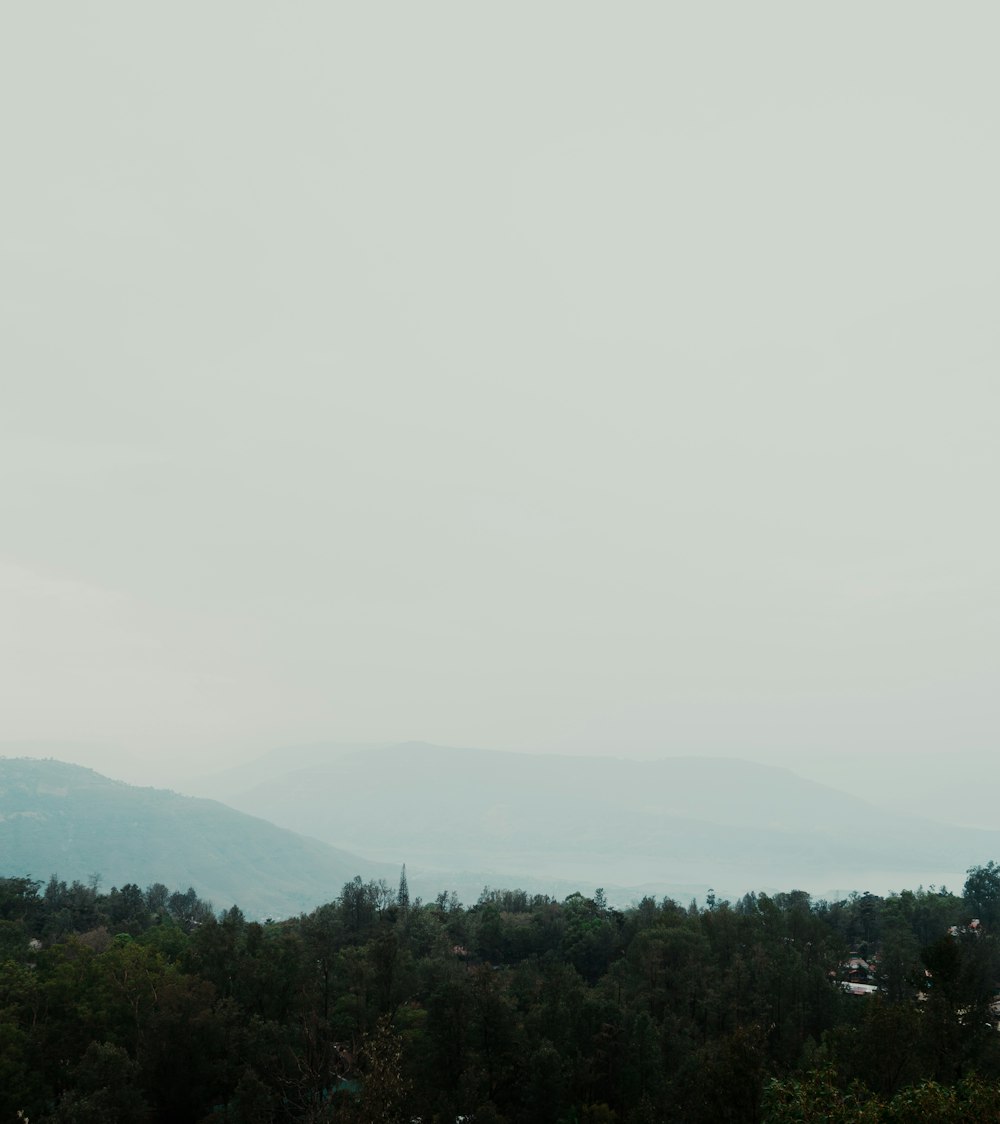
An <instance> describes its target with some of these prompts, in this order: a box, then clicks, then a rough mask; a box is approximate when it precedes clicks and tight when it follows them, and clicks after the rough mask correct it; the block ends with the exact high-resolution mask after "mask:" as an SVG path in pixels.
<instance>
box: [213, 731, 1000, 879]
mask: <svg viewBox="0 0 1000 1124" xmlns="http://www.w3.org/2000/svg"><path fill="white" fill-rule="evenodd" d="M844 781H845V785H848V786H850V787H851V788H853V789H854V791H847V790H845V789H838V788H834V787H831V786H827V785H823V784H818V783H815V782H813V781H809V780H806V779H804V778H802V777H800V776H798V775H797V774H795V773H794V772H792V771H790V770H788V769H785V768H778V767H773V766H766V765H759V764H756V763H754V762H750V761H746V760H742V759H737V758H703V757H673V758H664V759H657V760H644V761H640V760H629V759H622V758H612V757H579V756H561V755H535V754H519V753H511V752H501V751H494V750H476V749H454V748H448V747H443V746H435V745H428V744H425V743H419V742H409V743H403V744H398V745H381V746H374V747H361V746H356V745H346V746H345V745H334V744H330V745H315V746H304V747H298V748H293V749H286V750H278V751H274V752H272V753H270V754H267V755H265V756H264V757H262V758H260V759H258V760H257V761H254V762H251V763H249V764H247V765H245V766H241V767H240V768H238V769H234V770H228V771H225V772H223V773H219V774H216V775H214V776H212V777H210V778H204V779H203V780H202V781H201V783H200V786H199V790H200V791H203V792H205V793H206V794H211V795H215V796H218V797H220V798H224V799H225V800H226V802H227V803H229V804H231V805H232V806H233V807H236V808H240V809H241V810H243V811H245V812H248V813H251V814H253V815H257V816H262V817H264V818H266V819H268V820H271V821H272V822H274V823H277V824H282V825H284V826H287V827H292V826H294V827H295V828H296V829H297V830H299V831H303V832H305V833H307V834H309V835H312V836H315V837H316V838H317V839H323V840H325V841H326V842H328V843H330V844H333V845H336V846H339V847H344V848H347V849H349V850H352V851H357V852H360V853H363V854H365V855H367V856H369V857H371V858H373V859H382V860H387V859H389V858H390V857H391V856H398V855H404V856H405V857H406V861H407V862H408V863H412V864H413V865H414V867H417V868H420V869H427V870H436V871H442V872H443V871H452V872H454V871H456V870H484V869H485V870H490V871H493V872H495V873H497V874H499V876H500V877H514V876H516V875H518V874H523V873H524V872H531V874H532V875H533V876H534V877H535V878H543V879H544V878H559V879H569V880H573V879H577V880H580V879H585V880H587V882H586V884H587V885H591V884H594V885H604V886H605V887H606V888H609V889H610V888H612V887H618V888H620V889H624V888H629V889H631V890H633V891H642V892H655V893H660V892H662V893H676V892H677V888H678V887H679V886H680V887H688V888H690V887H693V886H703V887H704V886H709V885H711V886H715V887H716V888H717V889H718V890H719V891H720V892H725V893H727V894H739V893H743V892H745V891H746V890H748V889H757V888H761V887H777V888H782V889H788V888H790V887H793V886H795V887H799V888H804V889H808V890H810V892H813V893H817V894H821V895H826V894H827V893H835V892H837V891H844V892H846V891H849V890H851V889H866V888H871V889H873V890H877V891H880V892H884V891H886V890H888V889H889V888H891V887H893V886H895V887H899V886H902V885H911V884H913V883H914V882H915V881H920V882H924V883H935V884H942V883H944V882H947V883H948V884H949V885H951V886H954V885H955V883H956V882H958V883H959V884H960V883H961V881H962V880H963V879H964V873H965V871H966V870H967V869H968V867H969V866H972V865H975V864H978V863H981V862H985V861H987V860H988V859H989V858H991V857H993V856H994V855H1000V832H996V831H987V830H981V829H974V828H963V827H961V826H957V825H953V824H942V823H937V822H935V821H933V820H929V819H926V818H921V817H917V816H909V815H906V814H904V813H900V812H898V811H889V810H887V809H886V808H884V807H879V806H876V805H875V804H873V803H871V802H869V801H868V800H866V799H865V797H864V795H863V793H864V778H863V776H862V777H860V778H859V777H858V776H856V775H853V774H845V777H844Z"/></svg>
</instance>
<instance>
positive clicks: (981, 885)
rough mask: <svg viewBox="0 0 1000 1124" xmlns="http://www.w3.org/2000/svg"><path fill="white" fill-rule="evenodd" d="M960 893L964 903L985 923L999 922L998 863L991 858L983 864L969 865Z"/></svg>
mask: <svg viewBox="0 0 1000 1124" xmlns="http://www.w3.org/2000/svg"><path fill="white" fill-rule="evenodd" d="M967 873H968V878H966V880H965V887H964V888H963V890H962V895H963V897H964V898H965V901H966V904H967V905H968V906H969V908H970V909H971V910H972V911H973V913H974V914H975V916H976V917H978V918H979V919H980V920H981V921H982V922H983V923H984V924H985V925H990V926H992V925H996V924H997V923H998V922H1000V865H998V864H997V863H995V862H994V861H993V860H992V859H991V860H990V861H989V862H988V863H987V864H986V865H985V866H970V867H969V869H968V871H967Z"/></svg>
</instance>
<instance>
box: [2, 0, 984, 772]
mask: <svg viewBox="0 0 1000 1124" xmlns="http://www.w3.org/2000/svg"><path fill="white" fill-rule="evenodd" d="M998 35H1000V10H998V9H997V7H996V5H995V4H994V3H992V2H990V3H980V4H975V3H957V4H949V5H944V4H939V3H934V4H922V3H916V2H913V0H907V2H905V3H871V2H866V3H838V4H803V3H800V2H788V3H767V2H764V3H758V4H746V3H721V4H705V5H694V4H681V3H653V4H631V3H623V4H601V5H597V4H587V3H578V2H573V3H530V4H528V3H520V4H519V3H503V4H494V5H485V4H469V3H458V2H456V3H451V4H443V3H426V4H412V3H406V4H403V3H396V4H378V5H376V4H346V3H314V4H307V3H301V4H295V5H279V4H268V5H264V4H256V3H246V2H240V3H228V4H226V3H218V4H193V3H172V4H169V5H147V4H134V3H130V2H129V3H124V2H123V3H114V4H113V3H102V2H97V3H92V4H77V3H54V4H19V5H8V6H7V7H6V9H5V11H4V12H3V15H2V17H0V107H2V108H0V117H2V136H3V169H4V170H3V175H2V177H0V223H2V231H0V233H2V242H0V244H2V259H0V316H2V324H0V329H2V330H0V379H2V395H0V716H2V730H0V741H7V742H17V741H25V740H43V741H60V740H73V741H85V742H94V743H103V744H109V745H115V746H119V747H121V748H122V749H123V751H124V752H127V753H129V754H132V755H135V757H136V758H137V759H142V760H149V761H152V760H159V759H161V758H162V757H163V756H164V755H165V754H167V753H168V752H169V753H173V754H174V755H176V756H177V757H178V759H184V760H189V761H197V762H198V763H199V764H210V763H211V762H213V761H219V762H222V761H224V760H225V761H228V760H232V759H234V758H236V757H238V756H240V755H245V754H249V753H250V752H252V751H258V750H263V749H266V748H269V747H271V746H272V745H278V744H282V743H288V742H295V741H305V740H318V739H333V740H373V741H389V740H396V739H400V740H402V739H409V738H421V739H426V740H429V741H438V742H444V743H451V744H470V745H480V746H485V747H498V748H501V747H506V748H516V749H526V750H533V749H557V750H572V749H576V750H581V751H586V752H595V751H598V750H603V751H606V752H612V753H622V754H631V755H649V754H654V753H657V754H658V753H664V754H673V753H689V752H690V753H705V752H707V753H727V754H746V755H747V756H751V757H759V758H765V757H767V756H768V755H771V756H774V755H777V756H780V755H782V754H784V755H786V756H788V757H790V758H793V757H795V756H798V757H799V758H800V759H801V760H802V761H808V760H810V759H812V758H814V757H816V758H818V757H820V756H822V755H823V754H829V753H831V752H833V751H835V750H837V749H839V748H844V749H849V750H851V751H852V752H868V753H872V754H882V753H894V754H899V753H912V752H918V751H919V752H927V753H947V754H956V753H968V754H971V753H984V752H986V751H988V750H990V749H992V747H993V746H994V745H995V744H996V742H997V735H998V733H1000V714H998V708H997V703H996V698H995V694H996V686H995V677H996V675H995V666H996V653H997V650H998V641H1000V621H998V612H997V608H998V604H997V594H996V582H997V573H998V570H1000V557H998V556H1000V532H998V527H997V518H996V514H995V508H996V499H995V496H996V487H997V479H998V467H1000V466H998V451H997V449H998V442H997V436H996V434H997V426H998V416H997V414H998V404H1000V391H998V388H997V372H998V358H1000V341H998V315H997V312H998V309H1000V219H998V206H997V200H998V199H1000V144H998V108H1000V71H998V69H997V66H996V58H995V55H996V44H997V41H998Z"/></svg>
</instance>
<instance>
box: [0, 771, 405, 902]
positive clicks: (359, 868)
mask: <svg viewBox="0 0 1000 1124" xmlns="http://www.w3.org/2000/svg"><path fill="white" fill-rule="evenodd" d="M399 865H400V864H399V863H398V862H397V863H391V864H390V863H379V862H371V861H368V860H366V859H363V858H359V857H358V856H357V855H353V854H350V853H348V852H346V851H342V850H338V849H337V848H335V847H331V846H329V845H328V844H326V843H320V842H318V841H317V840H315V839H306V838H304V837H303V836H301V835H297V834H295V833H294V832H292V831H288V830H286V829H284V828H280V827H275V826H274V825H273V824H270V823H266V822H264V821H263V820H260V819H257V818H255V817H254V816H250V815H247V814H245V813H243V812H238V811H234V810H233V809H232V808H227V807H225V806H224V805H222V804H219V803H217V802H216V801H214V800H205V799H200V798H195V797H190V796H180V795H178V794H177V793H175V792H169V791H166V790H164V789H155V788H136V787H134V786H132V785H127V784H123V783H122V782H120V781H114V780H110V779H108V778H107V777H104V776H101V774H99V773H95V772H94V771H93V770H92V769H86V768H83V767H82V766H79V765H68V764H66V763H64V762H62V761H53V760H37V759H30V758H0V877H11V876H27V877H31V878H36V879H40V880H42V881H45V880H47V879H48V878H49V877H50V876H51V875H53V874H55V875H56V876H57V877H59V878H60V879H62V880H63V881H72V880H80V881H86V880H87V879H88V878H90V877H91V876H92V875H98V876H100V878H101V881H102V885H103V886H104V888H105V889H107V888H109V887H110V886H112V885H118V886H121V885H123V884H124V883H126V882H135V883H137V884H138V885H140V886H142V887H146V886H147V885H149V884H151V883H153V882H162V883H164V884H165V885H167V886H168V887H169V888H170V889H172V890H186V889H187V888H188V887H189V886H192V887H194V889H195V890H196V891H197V893H198V895H199V896H200V897H202V898H206V899H208V900H210V901H212V902H213V904H214V905H215V906H216V908H224V907H228V906H230V905H233V904H238V905H239V906H240V908H241V909H243V910H244V912H245V913H247V914H248V915H249V916H256V917H267V916H272V917H275V918H278V917H284V916H289V915H293V914H296V913H298V912H300V911H302V910H307V909H313V908H315V906H317V905H319V904H320V903H321V902H325V901H330V900H331V899H333V898H335V897H336V896H337V895H338V894H339V892H340V890H341V889H342V888H343V885H344V883H345V882H347V881H349V880H350V879H351V878H353V877H354V876H355V875H361V876H362V877H363V878H365V879H368V878H382V877H385V878H387V879H392V880H393V881H395V880H396V879H398V877H399Z"/></svg>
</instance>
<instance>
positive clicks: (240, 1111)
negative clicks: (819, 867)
mask: <svg viewBox="0 0 1000 1124" xmlns="http://www.w3.org/2000/svg"><path fill="white" fill-rule="evenodd" d="M998 932H1000V866H998V865H997V864H995V863H993V862H990V863H988V864H987V865H986V866H982V867H974V868H972V869H971V870H970V871H969V872H968V878H967V880H966V882H965V885H964V887H963V890H962V893H961V894H957V893H953V892H951V891H949V890H947V889H945V888H937V887H934V886H931V887H930V888H929V889H924V888H922V887H921V888H918V889H916V890H903V891H901V892H898V893H894V894H891V895H889V896H885V897H880V896H876V895H873V894H869V893H854V894H851V895H850V896H849V897H847V898H846V899H844V900H840V901H813V900H811V899H810V897H809V895H808V894H806V893H804V892H802V891H794V890H793V891H790V892H787V893H775V894H766V893H756V894H755V893H748V894H747V895H745V896H744V897H743V898H741V899H739V900H737V901H733V902H730V901H722V900H717V899H716V897H715V895H714V894H712V893H710V894H709V895H708V898H707V900H706V901H705V902H703V903H700V904H699V903H697V902H691V903H689V904H684V903H680V902H676V901H673V900H671V899H669V898H665V899H662V900H654V899H652V898H645V899H643V900H642V901H639V902H638V903H636V904H635V905H634V906H633V907H632V908H629V909H626V910H617V909H613V908H610V907H609V906H608V904H607V902H606V900H605V896H604V893H603V892H602V891H601V890H597V891H595V892H594V893H593V895H592V896H590V897H587V896H584V895H583V894H580V893H575V894H572V895H570V896H569V897H567V898H565V899H564V900H562V901H556V900H553V899H552V898H550V897H548V896H544V895H531V894H528V893H526V892H524V891H520V890H494V889H490V888H485V889H484V890H483V892H482V894H481V895H480V897H479V900H478V901H477V902H476V903H475V904H473V905H469V906H465V905H463V904H462V903H461V902H460V901H459V900H458V898H457V896H456V895H455V894H454V893H448V892H444V893H441V894H440V895H439V896H438V897H437V898H436V899H435V900H433V901H421V900H420V899H417V898H414V899H413V900H411V898H410V894H409V891H408V888H407V881H406V872H405V868H404V870H403V872H402V875H401V877H400V881H399V885H398V887H395V886H393V887H390V886H389V885H387V883H386V882H385V881H368V882H365V881H363V880H362V879H361V878H360V877H358V878H355V879H354V880H352V881H350V882H348V883H347V884H346V885H345V886H344V887H343V889H342V890H341V892H340V893H339V895H338V896H337V897H336V898H335V900H332V901H330V902H329V903H328V904H326V905H323V906H321V907H320V908H318V909H316V910H314V911H313V912H311V913H308V914H303V915H301V916H299V917H296V918H291V919H287V920H272V919H267V920H264V921H253V920H248V919H247V918H246V917H245V916H244V914H243V913H242V912H241V910H240V909H239V908H238V907H237V906H233V907H232V908H230V909H227V910H224V911H222V912H219V913H217V912H216V911H215V910H214V909H213V907H212V906H211V904H209V903H207V902H205V901H202V900H201V899H200V898H199V897H198V895H197V894H196V892H195V891H194V890H193V889H192V890H188V891H187V892H182V891H178V890H171V889H170V888H168V887H166V886H164V885H162V884H154V885H151V886H149V887H147V888H146V889H142V888H140V887H139V886H138V885H134V884H130V885H123V886H120V887H112V888H111V889H110V890H108V891H106V892H105V891H102V889H101V888H100V880H99V879H98V878H97V877H96V876H95V877H94V878H92V879H91V880H90V881H89V883H87V884H84V883H81V882H73V883H71V884H67V883H66V882H62V881H59V880H58V878H57V877H55V876H53V877H52V878H51V879H50V880H49V882H48V884H47V885H46V884H43V883H42V882H39V881H35V880H33V879H30V878H17V877H7V878H3V879H0V1121H3V1122H6V1121H25V1120H26V1121H30V1122H31V1124H42V1122H45V1121H53V1122H62V1124H68V1122H73V1124H90V1122H95V1124H96V1122H98V1121H100V1122H102V1124H108V1122H112V1121H123V1122H124V1121H135V1122H148V1124H159V1122H164V1124H166V1122H169V1124H181V1122H186V1121H191V1122H198V1121H206V1122H213V1124H215V1122H218V1124H224V1122H235V1121H239V1122H244V1121H245V1122H248V1124H251V1122H252V1124H258V1122H259V1124H266V1122H272V1121H273V1122H283V1121H289V1122H291V1121H308V1122H313V1121H343V1122H347V1124H358V1122H362V1121H363V1122H368V1124H370V1122H376V1121H378V1122H386V1124H415V1122H420V1124H432V1122H437V1124H453V1122H455V1121H463V1122H469V1124H471V1122H473V1121H474V1122H475V1124H504V1122H507V1124H520V1122H524V1124H653V1122H659V1121H690V1122H693V1124H699V1122H706V1124H707V1122H720V1121H721V1122H734V1124H735V1122H740V1124H743V1122H746V1124H757V1122H761V1124H765V1122H770V1124H784V1122H787V1121H810V1120H816V1121H819V1120H832V1121H847V1120H850V1121H872V1122H874V1121H907V1120H913V1121H920V1120H928V1121H949V1120H965V1119H969V1118H977V1119H1000V1034H998V1014H997V1011H998V1009H1000V1008H998V1005H997V996H998V988H997V985H998V982H1000V941H998V939H997V934H998ZM859 980H861V983H860V984H859V982H858V981H859Z"/></svg>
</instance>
